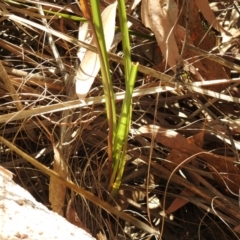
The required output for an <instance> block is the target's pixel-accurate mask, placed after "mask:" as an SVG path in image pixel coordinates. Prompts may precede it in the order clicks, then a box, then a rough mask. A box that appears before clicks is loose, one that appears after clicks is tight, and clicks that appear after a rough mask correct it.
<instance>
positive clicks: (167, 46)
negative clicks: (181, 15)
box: [141, 0, 180, 70]
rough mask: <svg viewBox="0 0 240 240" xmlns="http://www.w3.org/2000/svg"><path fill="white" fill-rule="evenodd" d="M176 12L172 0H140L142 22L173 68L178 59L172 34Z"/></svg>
mask: <svg viewBox="0 0 240 240" xmlns="http://www.w3.org/2000/svg"><path fill="white" fill-rule="evenodd" d="M177 14H178V9H177V5H176V3H175V1H174V0H160V1H156V0H142V8H141V16H142V22H143V24H144V25H145V26H146V27H148V28H150V29H151V30H152V31H153V33H154V34H155V37H156V40H157V42H158V45H159V47H160V49H161V51H162V54H163V55H164V57H165V59H166V60H167V63H168V65H169V66H170V67H172V68H173V70H175V68H176V65H177V63H178V62H179V60H180V55H179V50H178V46H177V43H176V41H175V37H174V34H173V28H174V27H173V26H174V24H175V22H176V19H177Z"/></svg>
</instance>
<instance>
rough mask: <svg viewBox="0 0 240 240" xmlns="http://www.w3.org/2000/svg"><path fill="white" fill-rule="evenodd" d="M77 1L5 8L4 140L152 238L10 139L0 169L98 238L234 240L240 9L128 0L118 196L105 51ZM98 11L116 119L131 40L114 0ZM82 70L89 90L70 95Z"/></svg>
mask: <svg viewBox="0 0 240 240" xmlns="http://www.w3.org/2000/svg"><path fill="white" fill-rule="evenodd" d="M79 2H80V4H81V1H79ZM79 2H78V1H66V0H63V1H40V2H37V3H36V2H35V1H32V0H27V1H17V0H16V1H9V0H4V1H1V2H0V16H1V18H0V21H1V28H0V37H1V39H0V135H1V137H3V138H5V139H7V140H8V141H9V142H11V143H12V144H13V145H15V146H17V147H18V148H20V149H22V150H23V151H24V152H25V153H26V154H27V155H29V156H32V157H34V158H35V159H37V160H38V161H39V162H40V163H42V164H44V165H45V166H46V167H48V168H51V169H54V170H55V171H56V172H58V173H59V174H60V175H61V176H62V178H64V179H68V180H70V181H72V182H74V183H76V184H77V185H78V186H80V187H82V188H84V189H86V190H88V191H89V192H91V193H93V194H94V195H95V196H97V197H98V198H99V199H101V200H104V201H108V203H110V204H111V205H112V206H114V207H115V208H116V212H126V213H128V214H129V215H131V216H132V217H134V218H135V219H137V220H139V221H141V222H143V223H146V224H148V225H149V227H150V228H151V229H154V231H155V233H158V234H156V236H153V235H152V234H150V233H149V232H147V231H144V230H141V229H139V228H137V227H136V226H135V225H134V224H132V223H131V224H130V223H128V222H127V221H124V220H121V219H120V218H118V215H116V216H115V215H112V214H109V213H108V211H107V209H101V208H99V207H98V206H96V205H95V204H93V203H91V202H89V201H87V200H86V199H84V198H82V197H80V196H79V195H76V194H75V193H74V192H73V191H72V190H69V189H67V188H65V187H64V186H61V184H59V182H54V181H53V180H52V179H49V178H48V177H47V176H45V175H44V174H43V173H42V172H40V171H39V170H38V169H37V168H35V167H33V165H31V164H30V163H28V162H27V161H26V159H24V158H21V157H20V156H18V155H17V154H16V153H14V152H13V151H11V150H10V149H9V148H8V147H6V146H5V145H4V144H3V143H2V142H0V165H1V167H0V173H1V174H4V175H6V177H7V176H9V177H7V178H8V179H10V178H13V179H14V181H15V182H17V183H18V184H20V185H21V186H23V187H24V188H25V189H26V190H27V191H28V192H30V193H31V194H32V195H33V196H34V198H36V199H37V200H38V201H40V202H42V203H43V204H44V205H45V206H47V207H48V208H49V209H51V210H54V211H56V212H58V213H59V214H60V215H62V216H64V217H66V218H67V219H68V221H70V222H72V223H73V224H75V225H76V226H77V227H80V228H83V229H85V230H87V231H88V232H90V233H91V234H92V235H93V236H94V237H96V238H97V239H117V240H118V239H185V240H194V239H229V240H232V239H239V238H240V230H239V228H240V227H239V226H240V214H239V187H240V172H239V171H240V170H239V164H240V120H239V118H240V117H239V116H240V86H239V84H240V74H239V73H240V57H239V51H240V44H239V28H240V21H239V19H240V18H239V14H240V4H239V1H234V0H228V1H211V0H209V1H207V0H204V1H197V0H194V1H190V0H178V1H176V0H164V1H163V0H161V1H155V0H152V1H150V0H148V1H147V0H142V1H126V11H127V19H126V21H127V22H128V26H129V34H130V45H131V55H132V61H134V62H139V63H140V64H139V67H138V73H137V79H136V82H135V86H134V91H133V99H132V109H133V112H132V121H131V122H129V124H130V131H129V134H128V143H127V155H126V157H125V169H124V174H123V178H122V181H121V186H120V190H119V192H118V195H117V196H116V197H115V198H114V199H111V197H109V193H108V192H107V190H108V183H109V174H110V169H111V168H110V167H109V159H108V154H107V153H108V152H109V145H108V131H109V126H108V121H107V116H106V108H105V100H106V99H105V96H104V90H103V84H102V74H101V71H99V68H100V65H99V63H97V65H95V64H94V61H95V63H96V59H98V58H99V57H100V56H99V54H98V52H97V48H96V46H97V45H96V44H95V43H94V41H95V40H94V38H92V36H93V35H94V34H93V31H92V29H91V27H89V26H87V21H86V19H85V17H86V16H84V10H83V9H82V8H81V7H80V4H79ZM85 2H86V1H85ZM87 2H91V1H87ZM99 3H100V7H101V11H102V17H103V18H104V19H105V20H104V21H103V22H104V25H105V27H106V29H107V31H106V32H107V34H105V37H106V40H107V42H108V44H107V45H108V46H107V49H108V51H109V54H108V57H109V66H110V73H111V78H112V79H111V80H112V86H113V90H114V93H115V107H116V112H117V119H118V116H119V114H120V111H121V106H122V100H123V99H124V97H125V72H124V66H123V63H124V61H123V58H124V56H123V55H122V52H123V44H122V41H124V36H122V35H121V34H120V30H119V29H120V24H119V18H120V16H119V12H118V10H117V9H116V8H117V4H116V2H115V1H102V0H101V1H99ZM89 4H90V3H89ZM110 4H111V5H110ZM88 6H89V7H90V5H88ZM109 6H110V7H109ZM106 19H107V20H106ZM108 19H110V20H108ZM79 40H80V41H79ZM86 56H87V57H89V58H87V60H86V59H85V58H86ZM85 61H86V62H87V64H86V62H85ZM97 61H98V60H97ZM82 66H84V67H82ZM85 69H88V70H89V71H90V72H91V71H92V74H91V73H89V72H86V71H85ZM88 70H87V71H88ZM83 75H85V76H86V75H90V78H91V79H90V80H91V81H90V84H89V85H88V87H87V88H86V89H85V87H86V86H85V85H84V88H83V87H82V85H81V84H82V83H81V84H80V85H79V86H80V88H78V89H77V92H76V86H78V83H79V81H81V79H79V76H80V78H81V76H83ZM76 81H77V85H76V86H75V82H76ZM77 94H80V95H81V96H80V98H81V101H80V100H79V99H78V96H77ZM8 171H10V172H11V173H9V172H8ZM9 181H10V180H9ZM19 234H20V235H18V236H17V237H19V238H24V235H21V233H20V232H19Z"/></svg>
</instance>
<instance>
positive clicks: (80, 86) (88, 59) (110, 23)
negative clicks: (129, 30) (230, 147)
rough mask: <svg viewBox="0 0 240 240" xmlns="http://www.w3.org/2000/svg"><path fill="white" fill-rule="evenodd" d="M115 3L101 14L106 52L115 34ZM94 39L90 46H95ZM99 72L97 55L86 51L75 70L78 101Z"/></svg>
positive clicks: (84, 94) (83, 96)
mask: <svg viewBox="0 0 240 240" xmlns="http://www.w3.org/2000/svg"><path fill="white" fill-rule="evenodd" d="M116 8H117V2H115V3H113V4H111V5H109V6H108V7H107V8H106V9H105V10H104V11H103V12H102V23H103V30H104V37H105V43H106V50H107V51H108V50H109V49H110V47H111V45H112V41H113V37H114V33H115V17H116ZM96 43H97V42H96V39H95V38H93V39H92V41H91V44H92V45H93V46H97V44H96ZM99 70H100V60H99V56H98V53H95V52H92V51H90V50H87V51H86V53H85V55H84V57H83V59H82V62H81V64H80V66H79V68H78V70H77V75H76V93H77V95H78V97H79V99H84V98H85V96H86V95H87V93H88V92H89V89H90V88H91V86H92V83H93V81H94V79H95V77H96V76H97V74H98V72H99Z"/></svg>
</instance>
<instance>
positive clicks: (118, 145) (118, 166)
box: [110, 64, 138, 197]
mask: <svg viewBox="0 0 240 240" xmlns="http://www.w3.org/2000/svg"><path fill="white" fill-rule="evenodd" d="M137 69H138V64H132V68H131V71H130V76H129V83H128V87H127V90H126V95H125V98H124V101H123V105H122V110H121V115H120V118H119V122H118V127H117V133H116V135H115V138H114V150H113V159H115V162H114V163H115V164H114V165H113V174H112V178H111V181H110V182H112V183H113V182H114V183H113V184H112V188H111V196H112V197H114V196H115V195H116V194H117V191H118V189H119V187H120V185H121V179H122V175H123V171H124V166H125V157H126V148H127V140H128V132H129V128H130V125H131V119H132V93H133V89H134V83H135V79H136V76H137Z"/></svg>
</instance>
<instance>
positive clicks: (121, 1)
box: [118, 0, 131, 82]
mask: <svg viewBox="0 0 240 240" xmlns="http://www.w3.org/2000/svg"><path fill="white" fill-rule="evenodd" d="M118 15H119V22H120V28H121V33H122V47H123V54H124V69H125V82H126V81H128V79H129V76H130V71H131V53H130V52H131V47H130V39H129V30H128V25H127V14H126V6H125V0H118Z"/></svg>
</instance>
